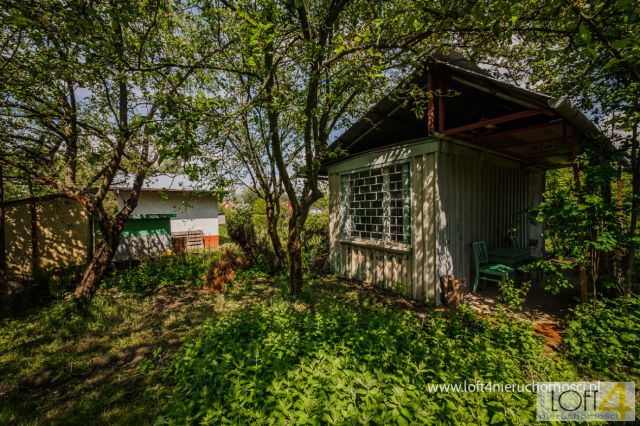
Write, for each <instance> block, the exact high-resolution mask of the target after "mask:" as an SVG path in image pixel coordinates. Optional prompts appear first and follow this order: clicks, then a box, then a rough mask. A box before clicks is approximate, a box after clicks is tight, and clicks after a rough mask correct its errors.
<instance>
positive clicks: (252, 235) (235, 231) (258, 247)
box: [226, 200, 276, 272]
mask: <svg viewBox="0 0 640 426" xmlns="http://www.w3.org/2000/svg"><path fill="white" fill-rule="evenodd" d="M258 201H261V200H258ZM258 204H259V203H257V202H256V203H255V204H254V205H251V204H246V203H245V204H239V205H237V206H236V207H234V208H233V209H227V210H226V212H227V213H226V221H227V232H228V233H229V237H230V238H231V239H232V240H233V241H234V242H236V243H237V244H238V245H239V246H240V248H242V251H243V252H244V254H245V256H246V257H247V259H249V260H251V262H253V263H256V264H260V265H261V266H264V267H266V269H268V270H269V271H271V272H274V271H275V270H276V256H275V253H274V252H273V246H272V245H271V240H270V239H269V235H268V233H267V225H266V215H265V214H264V213H263V214H262V215H260V214H257V213H256V209H257V206H258ZM262 205H263V208H264V201H263V204H262Z"/></svg>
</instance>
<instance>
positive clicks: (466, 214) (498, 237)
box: [327, 60, 600, 303]
mask: <svg viewBox="0 0 640 426" xmlns="http://www.w3.org/2000/svg"><path fill="white" fill-rule="evenodd" d="M409 87H411V88H415V87H419V88H420V91H421V92H422V93H426V94H427V93H431V94H432V95H433V96H426V97H425V98H426V100H425V102H422V103H420V104H424V105H425V107H424V108H422V109H423V111H422V112H420V113H417V112H416V111H417V109H418V108H416V105H418V104H419V103H418V100H417V98H416V96H415V89H414V91H413V92H412V95H411V96H409V95H407V94H406V93H408V92H405V91H406V90H408V88H409ZM407 99H409V101H407ZM599 134H600V133H599V131H598V129H597V127H596V126H595V125H593V123H591V122H590V121H589V120H588V119H587V118H586V117H585V116H584V115H583V114H582V113H580V112H579V111H578V110H577V109H576V108H575V107H573V106H572V105H571V103H570V101H568V100H567V99H566V98H561V99H553V98H550V97H548V96H545V95H542V94H539V93H535V92H531V91H528V90H524V89H521V88H518V87H516V86H514V85H511V84H508V83H504V82H502V81H499V80H496V79H493V78H491V77H489V76H488V75H487V74H485V73H484V72H483V71H482V70H480V69H479V68H477V67H475V66H473V65H472V64H470V63H469V62H466V61H461V60H458V61H453V60H447V61H442V60H433V61H430V62H429V63H428V64H427V65H426V66H425V69H424V71H423V72H419V73H414V74H413V75H412V76H410V77H409V78H408V79H407V80H406V81H405V83H403V84H401V85H400V86H398V88H396V89H395V90H394V91H393V92H392V93H391V94H390V95H388V96H386V97H385V98H384V99H382V100H381V101H380V102H378V103H377V104H376V105H375V106H374V107H373V108H372V109H371V110H370V111H369V112H368V113H367V114H366V115H365V116H364V117H363V118H361V119H360V120H359V121H357V122H356V123H355V124H353V125H352V126H351V127H350V128H349V129H348V130H346V131H345V132H344V133H343V134H342V135H341V136H340V137H339V138H338V139H337V140H336V141H335V142H334V144H333V145H332V148H340V150H342V151H346V152H347V154H346V155H345V156H343V157H340V158H338V159H335V160H332V161H330V162H328V163H327V175H328V179H329V193H330V207H329V208H330V245H331V247H330V249H331V254H330V263H331V268H332V270H333V271H334V272H335V273H337V274H339V275H342V276H345V277H348V278H352V279H357V280H361V281H364V282H367V283H372V284H377V285H380V286H383V287H385V288H390V289H394V290H399V291H402V292H404V293H405V294H406V295H408V296H410V297H412V298H414V299H419V300H429V301H431V302H432V303H439V300H440V289H439V284H438V283H439V277H440V276H443V275H454V276H456V277H460V278H466V279H467V281H468V282H471V281H472V279H473V276H472V273H473V271H472V269H473V267H472V265H473V254H472V250H471V243H472V242H474V241H485V242H486V244H487V246H488V247H489V248H500V247H509V246H516V247H520V248H526V249H527V250H529V253H530V255H531V256H540V255H542V251H543V225H542V224H540V223H536V222H535V221H534V220H532V219H531V217H530V215H528V214H527V212H528V211H529V210H530V209H531V208H535V207H536V206H537V205H538V204H539V203H540V201H541V200H542V193H543V191H544V185H545V171H546V170H548V169H550V168H558V167H565V166H571V165H572V164H573V165H574V167H576V170H577V164H575V162H574V159H575V157H576V155H577V154H578V153H579V147H580V142H581V140H584V139H585V138H589V139H596V138H598V137H599Z"/></svg>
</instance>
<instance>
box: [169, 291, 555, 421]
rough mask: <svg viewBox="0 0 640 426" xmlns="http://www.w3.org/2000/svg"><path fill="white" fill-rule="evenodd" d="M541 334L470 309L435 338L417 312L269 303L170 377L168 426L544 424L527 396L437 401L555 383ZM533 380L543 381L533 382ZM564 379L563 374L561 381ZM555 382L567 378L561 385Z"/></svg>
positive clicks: (212, 326)
mask: <svg viewBox="0 0 640 426" xmlns="http://www.w3.org/2000/svg"><path fill="white" fill-rule="evenodd" d="M541 351H542V344H541V342H540V340H539V339H538V338H537V337H536V336H535V335H534V333H533V330H532V327H531V326H530V325H529V324H525V323H522V322H519V321H516V320H513V319H508V318H506V317H504V318H502V319H501V320H500V321H499V322H498V323H497V325H494V324H493V323H492V322H491V321H489V320H487V319H483V318H480V317H478V315H477V314H475V313H473V312H472V311H471V310H470V309H464V308H463V309H462V310H460V311H459V312H458V313H457V314H454V316H453V318H452V320H451V322H450V323H449V322H447V321H446V320H445V319H444V318H443V317H441V316H440V315H439V314H437V313H435V312H434V313H433V314H432V317H431V318H430V320H429V322H428V324H427V326H426V327H424V326H423V325H422V323H421V321H420V319H419V318H418V317H417V316H416V315H415V314H414V313H411V312H407V311H397V310H394V309H391V308H380V307H378V306H372V307H369V305H368V304H367V303H366V301H365V303H362V304H357V303H356V302H349V303H347V302H343V301H340V300H336V299H334V300H331V301H327V302H321V303H319V304H317V305H315V306H314V309H313V310H305V311H302V312H300V310H299V309H296V308H295V306H294V305H292V304H287V303H285V302H281V301H280V302H272V303H269V304H267V303H263V304H256V305H253V306H252V307H251V308H249V309H247V310H242V311H236V312H234V313H232V314H229V315H226V316H221V317H214V318H211V319H210V320H209V321H208V322H207V323H205V325H204V327H203V329H202V333H201V334H200V335H199V336H198V337H195V338H193V339H191V340H189V341H186V342H185V344H184V346H183V347H182V348H181V350H180V351H179V353H178V354H177V356H176V359H175V361H174V363H173V364H172V366H171V367H170V368H169V370H168V373H167V379H168V380H169V381H170V382H173V383H174V384H175V387H174V388H173V391H172V393H171V396H170V400H169V403H168V407H167V412H166V413H165V415H166V418H165V420H166V421H169V422H170V423H179V424H185V423H200V424H251V423H263V422H273V423H277V424H285V423H291V424H303V423H311V424H316V423H332V424H336V423H338V424H367V423H375V424H386V423H392V424H406V423H409V422H418V423H428V424H431V423H438V422H441V423H449V424H453V423H457V424H461V423H465V424H485V423H489V422H498V423H503V424H504V423H508V424H523V423H526V422H529V421H531V420H535V401H534V400H535V398H534V395H533V394H530V393H515V392H514V393H492V392H488V393H454V392H437V391H435V390H434V389H433V388H431V387H430V384H438V383H463V381H464V380H467V381H468V382H469V383H471V382H473V383H475V382H476V381H477V380H484V381H491V382H493V383H498V382H502V383H529V382H531V380H533V379H534V378H535V379H537V380H540V379H546V378H547V377H546V376H547V375H548V374H549V373H551V372H552V370H550V369H551V368H552V366H553V365H554V364H553V363H550V362H549V360H547V359H546V358H544V357H542V356H541ZM534 374H535V376H534ZM554 374H555V373H554ZM555 378H558V377H555Z"/></svg>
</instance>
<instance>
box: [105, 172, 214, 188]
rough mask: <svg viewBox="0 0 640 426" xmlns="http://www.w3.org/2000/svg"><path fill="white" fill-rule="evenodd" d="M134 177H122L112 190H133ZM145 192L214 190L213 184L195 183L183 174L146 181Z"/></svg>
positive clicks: (155, 177) (117, 180)
mask: <svg viewBox="0 0 640 426" xmlns="http://www.w3.org/2000/svg"><path fill="white" fill-rule="evenodd" d="M133 179H134V178H133V176H131V175H129V176H120V177H117V178H116V179H114V184H113V185H111V189H112V190H113V189H120V190H131V189H132V188H133ZM142 190H143V191H177V192H193V191H199V192H202V191H204V192H207V191H212V190H213V185H212V184H211V182H209V181H206V180H201V181H194V180H191V179H190V178H189V177H188V176H187V175H183V174H158V175H154V176H149V177H147V178H146V179H145V181H144V184H143V186H142Z"/></svg>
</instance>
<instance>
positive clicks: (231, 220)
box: [225, 204, 256, 260]
mask: <svg viewBox="0 0 640 426" xmlns="http://www.w3.org/2000/svg"><path fill="white" fill-rule="evenodd" d="M225 221H226V226H227V233H228V234H229V237H230V238H231V239H232V240H233V241H234V242H235V243H237V244H238V245H239V246H240V248H241V249H242V250H243V251H244V252H245V254H246V255H247V256H248V257H249V258H251V259H253V260H255V247H256V231H255V228H254V225H253V208H252V206H251V205H248V204H238V205H237V206H235V207H234V208H227V209H226V210H225Z"/></svg>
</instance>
